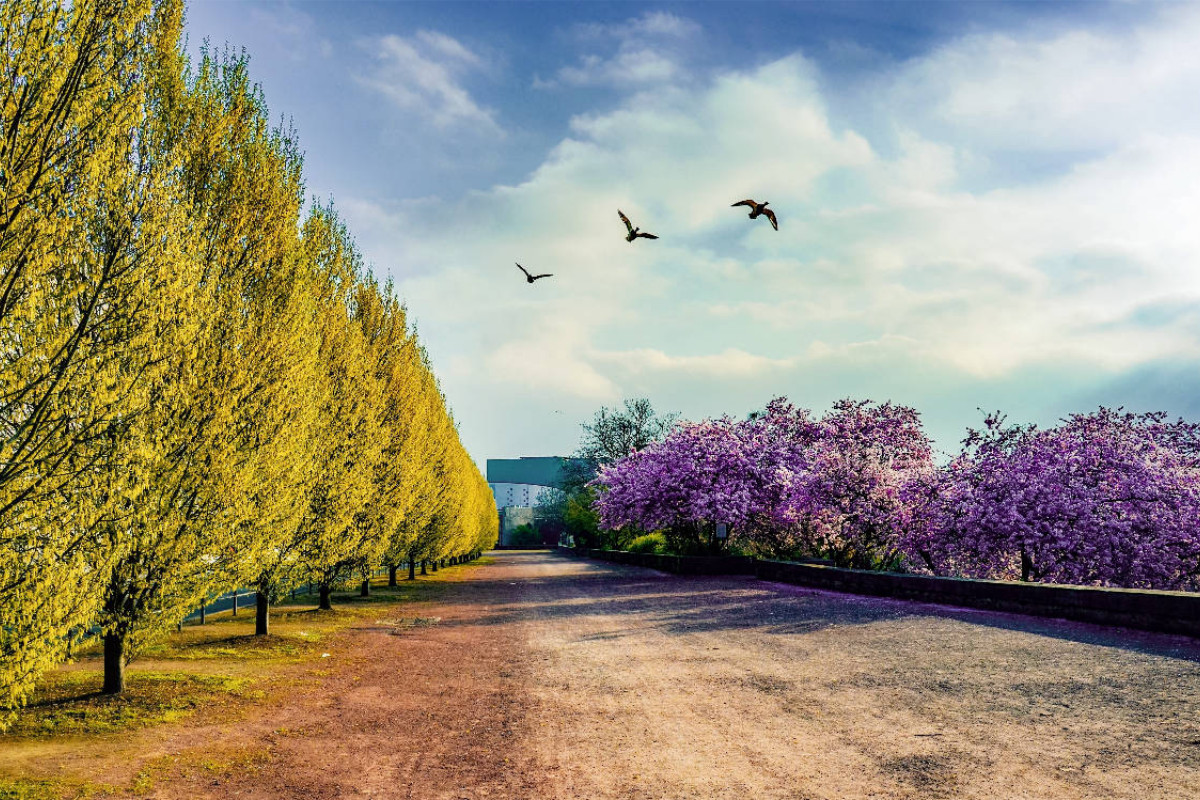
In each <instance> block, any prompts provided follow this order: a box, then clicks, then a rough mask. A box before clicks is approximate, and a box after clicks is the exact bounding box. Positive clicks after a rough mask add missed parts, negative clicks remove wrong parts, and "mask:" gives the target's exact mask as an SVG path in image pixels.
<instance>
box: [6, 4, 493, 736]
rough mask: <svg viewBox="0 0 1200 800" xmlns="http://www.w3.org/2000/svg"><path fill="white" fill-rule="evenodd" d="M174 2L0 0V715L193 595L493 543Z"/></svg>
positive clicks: (397, 323)
mask: <svg viewBox="0 0 1200 800" xmlns="http://www.w3.org/2000/svg"><path fill="white" fill-rule="evenodd" d="M182 13H183V11H182V0H70V1H69V2H68V0H0V73H2V75H3V77H2V78H0V104H2V110H3V115H2V117H0V126H2V127H0V726H2V725H3V724H4V721H5V720H6V719H9V718H11V713H12V711H13V710H14V709H16V708H17V707H19V706H20V705H21V704H22V703H23V702H24V700H25V698H26V697H27V696H28V694H29V692H30V690H31V688H32V687H33V685H34V683H35V681H36V679H37V678H38V676H39V675H40V674H41V673H42V672H44V671H45V670H46V669H48V668H49V667H51V666H53V665H54V664H56V663H58V662H59V661H60V660H61V659H62V658H63V657H64V653H65V652H66V651H67V648H68V647H69V646H70V645H72V644H73V643H76V642H78V641H79V640H80V639H82V638H86V637H89V636H92V635H95V634H96V633H97V632H99V633H100V634H101V635H102V636H103V638H104V643H105V662H106V664H105V666H106V669H105V672H106V674H105V689H106V691H110V692H116V691H120V690H121V689H122V688H123V683H124V665H125V663H126V662H127V661H128V660H129V659H130V658H131V657H132V656H133V655H134V654H136V652H137V651H138V649H139V648H141V647H143V646H144V645H145V644H146V643H147V642H149V641H151V640H153V639H154V638H155V637H157V636H160V635H162V634H163V633H164V632H166V631H167V630H169V629H170V628H171V627H172V626H174V625H176V624H177V623H178V622H179V621H180V620H182V619H183V617H184V616H185V615H186V614H187V613H188V612H190V611H192V610H194V609H195V608H196V607H197V606H198V605H199V604H201V603H202V602H203V601H204V600H205V599H206V598H210V597H212V596H213V595H214V594H217V593H219V592H221V591H223V590H225V589H228V588H232V587H235V586H245V585H254V586H256V587H257V588H258V591H259V594H260V598H259V599H260V613H259V632H260V633H265V632H266V629H267V628H266V626H267V616H266V603H267V601H268V600H269V599H270V598H272V597H274V596H276V595H277V594H278V593H280V592H282V591H285V590H286V589H287V588H289V587H291V586H294V585H295V584H297V583H299V582H302V581H303V582H311V583H313V584H315V585H316V586H318V587H319V588H320V592H321V597H322V601H323V603H324V605H326V606H327V605H328V600H329V594H330V590H331V589H332V588H333V587H335V586H337V585H338V584H341V583H344V582H346V581H348V580H351V579H353V578H362V577H364V576H366V575H369V574H370V572H371V571H372V570H373V569H374V568H375V566H376V565H379V564H381V563H382V564H392V565H395V564H397V563H399V562H400V561H402V560H414V559H415V560H428V559H443V558H450V557H455V556H461V555H466V554H470V553H474V552H478V551H479V550H480V549H482V548H484V547H487V546H489V545H490V544H491V543H492V542H494V540H495V533H496V512H495V505H494V503H493V500H492V497H491V493H490V491H489V489H488V486H487V483H486V481H485V480H484V478H483V477H482V476H481V475H480V473H479V470H478V469H477V468H476V467H475V465H474V463H473V462H472V461H471V459H470V458H469V457H468V456H467V454H466V452H465V451H464V449H463V447H462V445H461V443H460V442H459V439H458V434H457V431H456V429H455V425H454V422H453V420H452V419H451V417H450V416H449V414H448V412H447V409H446V405H445V400H444V398H443V396H442V394H441V392H440V390H439V387H438V384H437V381H436V379H435V377H434V375H433V372H432V370H431V368H430V365H429V361H428V359H427V357H426V354H425V352H424V350H423V348H422V346H421V344H420V342H419V341H418V339H417V336H416V333H415V331H414V329H413V327H412V326H411V325H410V324H409V323H408V321H407V319H406V314H405V308H404V306H403V305H401V304H400V303H399V302H398V301H397V299H396V298H395V295H394V293H393V291H392V289H391V287H390V285H384V286H381V285H379V283H378V282H377V281H376V280H375V279H374V278H373V277H372V276H371V275H370V273H369V272H368V271H367V270H366V269H365V268H364V265H363V263H362V260H361V258H360V256H359V254H358V252H357V251H356V249H355V247H354V244H353V242H352V241H351V239H350V236H349V234H348V232H347V230H346V228H345V226H344V225H343V224H342V222H341V221H340V220H339V219H338V216H337V214H336V213H335V211H334V209H333V207H332V206H331V205H319V204H318V205H315V207H312V208H311V209H309V210H308V211H305V210H304V185H303V182H302V175H301V155H300V153H299V151H298V149H297V145H296V139H295V135H294V133H293V131H292V130H291V129H290V128H288V127H285V126H282V125H276V126H272V125H271V123H270V120H269V117H268V113H267V109H266V107H265V105H264V102H263V98H262V95H261V92H260V90H259V89H258V88H257V87H256V86H255V85H253V84H252V83H251V81H250V80H249V77H248V73H247V65H246V61H245V57H244V56H239V55H230V54H228V53H224V54H212V53H207V54H205V55H204V56H203V57H202V58H201V60H200V62H199V63H198V64H191V63H189V60H188V58H187V57H186V55H185V53H184V51H183V48H182V46H181V31H182V24H183V23H182Z"/></svg>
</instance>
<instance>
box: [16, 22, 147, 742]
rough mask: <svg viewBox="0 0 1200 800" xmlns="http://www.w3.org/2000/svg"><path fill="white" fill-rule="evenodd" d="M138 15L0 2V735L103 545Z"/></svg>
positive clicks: (129, 247)
mask: <svg viewBox="0 0 1200 800" xmlns="http://www.w3.org/2000/svg"><path fill="white" fill-rule="evenodd" d="M155 7H156V4H154V3H151V2H149V0H137V1H135V2H122V3H116V2H104V1H98V0H74V2H70V3H68V2H59V1H58V0H4V2H3V3H0V76H2V77H0V727H3V725H4V724H5V723H6V722H7V720H9V719H10V718H11V711H12V710H13V709H15V708H17V707H19V706H20V705H21V704H22V703H23V702H24V700H25V698H26V696H27V695H28V692H29V691H30V689H31V687H32V685H33V682H34V680H35V679H36V677H37V676H38V675H39V674H40V673H41V672H42V671H44V670H45V669H46V668H47V667H49V666H51V665H53V664H54V663H55V662H56V661H58V660H59V659H60V658H62V656H63V653H64V648H65V646H66V645H67V644H68V642H69V641H70V640H71V639H72V638H73V637H74V635H76V634H78V633H81V632H82V631H83V630H85V629H86V627H87V625H88V624H89V622H90V620H91V618H92V616H93V614H94V613H95V610H96V607H97V605H98V603H99V601H100V599H101V595H102V593H101V591H100V590H99V589H100V587H101V586H102V585H103V584H104V582H105V581H106V580H107V577H108V570H109V567H110V564H111V561H112V558H113V557H114V555H116V553H117V552H118V550H117V548H115V547H114V543H113V542H112V541H111V540H110V539H109V538H108V536H107V535H106V529H105V527H104V525H103V524H102V523H103V521H104V519H105V516H106V514H107V513H108V511H109V510H110V503H111V501H112V500H113V498H114V494H115V493H114V491H113V487H112V486H111V478H112V459H113V455H114V447H113V441H114V438H115V437H116V436H117V435H118V434H119V432H120V430H121V429H122V428H123V426H124V425H125V424H126V420H125V418H124V417H123V416H122V414H121V409H122V408H123V407H124V405H125V403H126V400H127V395H128V394H129V393H130V392H132V391H134V384H135V382H136V379H137V375H136V374H133V373H130V372H129V371H128V370H124V369H122V368H121V361H122V358H123V354H124V353H126V352H127V351H128V350H130V349H136V348H138V347H139V346H141V344H142V343H144V340H143V339H140V338H139V336H140V331H141V330H142V329H141V328H140V323H139V321H138V319H139V313H140V310H139V308H138V306H137V303H136V301H135V298H134V295H135V294H136V292H137V291H138V286H139V280H140V272H141V269H142V264H143V262H144V260H145V259H146V258H147V257H148V254H147V253H146V252H144V251H141V250H139V249H138V248H137V247H136V246H135V245H134V244H133V242H132V237H133V235H134V231H133V228H132V227H131V226H130V220H129V218H128V217H127V216H126V215H124V214H123V213H121V212H120V211H114V210H113V209H112V208H111V207H110V206H111V204H112V203H113V202H115V201H125V200H127V199H129V198H127V197H125V196H124V191H123V187H125V186H127V185H128V183H127V180H126V178H127V176H128V172H129V169H130V167H129V164H130V156H131V152H132V148H133V144H134V142H133V141H132V139H131V135H130V131H131V129H132V127H133V126H134V125H136V124H137V122H138V119H139V116H140V115H141V113H142V106H143V103H144V101H145V97H146V83H145V74H144V71H143V69H142V66H143V64H144V61H145V56H146V43H147V37H148V35H149V31H150V28H151V26H152V24H153V21H154V17H155V15H156V11H155ZM153 224H157V223H153Z"/></svg>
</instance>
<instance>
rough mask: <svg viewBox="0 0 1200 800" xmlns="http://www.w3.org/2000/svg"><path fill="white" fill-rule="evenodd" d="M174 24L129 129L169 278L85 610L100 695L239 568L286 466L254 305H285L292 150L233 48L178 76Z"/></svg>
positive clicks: (273, 346) (293, 210) (282, 425)
mask: <svg viewBox="0 0 1200 800" xmlns="http://www.w3.org/2000/svg"><path fill="white" fill-rule="evenodd" d="M175 34H176V35H175V37H174V38H173V39H171V40H167V39H165V38H164V39H163V40H162V41H160V42H159V43H158V49H157V52H158V54H159V57H160V63H161V64H163V69H162V70H160V76H159V77H160V80H159V85H160V86H161V87H162V88H161V91H160V94H159V100H158V102H157V103H155V104H153V105H152V106H151V110H152V111H153V112H154V114H155V115H156V116H155V117H154V120H153V122H154V124H155V126H156V127H155V128H154V132H155V133H156V134H158V135H157V136H149V135H147V136H143V137H142V141H143V143H144V146H143V148H142V149H143V150H145V151H147V152H154V151H155V150H157V151H158V154H159V157H160V158H161V159H162V160H163V161H164V162H166V161H168V160H169V161H170V168H171V174H172V176H173V184H172V185H173V186H174V187H175V188H176V196H175V197H173V198H171V202H172V203H173V209H174V214H175V218H174V220H173V221H174V225H173V227H172V228H171V229H170V230H169V231H168V232H167V233H166V234H163V235H159V234H155V240H154V241H155V243H156V244H157V245H158V246H159V251H158V252H159V255H160V261H161V262H162V266H161V270H162V272H163V273H164V274H166V275H169V276H171V279H172V280H173V281H174V283H175V285H174V286H173V287H172V288H173V293H170V294H168V293H163V292H161V291H158V292H156V293H155V295H154V297H153V298H150V299H148V300H147V302H148V303H149V302H152V301H153V302H158V303H160V304H162V303H163V301H166V304H165V307H164V308H163V309H162V310H161V312H160V316H159V317H158V329H157V330H156V336H155V339H154V347H153V351H152V352H151V354H150V357H149V358H148V360H147V362H146V364H145V366H144V372H145V374H146V376H147V378H146V385H147V386H148V389H149V396H148V398H147V402H146V403H145V405H144V406H142V407H139V408H133V409H131V416H132V419H133V422H132V424H131V425H130V426H129V427H130V430H129V434H128V436H127V438H126V440H125V442H124V445H125V452H126V453H127V456H126V458H125V460H124V463H123V464H122V467H123V468H122V470H121V473H122V475H123V476H125V477H124V480H125V488H124V494H125V498H126V502H125V506H124V513H123V514H122V515H121V516H120V517H119V518H118V519H117V520H116V521H115V522H114V528H115V533H116V536H117V537H118V538H119V539H120V540H121V541H122V542H123V543H124V544H125V546H124V549H123V552H122V555H121V557H120V558H119V560H118V561H117V562H116V564H115V566H114V569H113V572H112V575H111V578H110V581H109V583H108V589H107V592H106V595H105V599H104V608H103V614H102V616H101V625H102V628H103V632H104V648H105V681H104V690H105V691H106V692H110V693H116V692H120V691H122V690H123V688H124V667H125V664H126V663H127V662H128V661H129V660H130V659H131V658H132V657H134V656H135V655H136V654H137V652H138V650H139V649H141V648H142V647H143V646H144V645H145V644H147V643H148V642H150V641H153V639H155V638H156V637H158V636H161V635H162V634H164V633H165V632H166V631H167V630H169V628H170V627H172V626H174V625H175V624H176V623H177V622H178V621H179V620H181V619H182V618H183V617H184V616H185V615H186V614H187V613H188V612H189V611H190V610H192V609H194V608H195V607H196V606H197V605H198V604H201V603H203V602H204V601H205V600H206V599H207V598H208V597H210V596H212V595H213V594H215V593H217V592H219V591H221V590H224V589H228V588H235V587H237V586H239V585H240V584H241V583H242V582H243V581H245V580H248V579H249V578H250V577H251V576H252V574H253V573H254V572H255V571H256V570H255V569H254V566H253V565H254V564H255V561H256V554H257V553H258V552H259V551H260V550H261V548H263V547H264V544H265V543H264V542H263V540H262V538H261V537H260V535H259V534H260V533H261V531H262V530H263V523H264V522H266V523H270V522H273V521H276V520H278V518H279V517H280V516H281V515H282V516H284V518H285V519H286V515H285V514H282V512H281V510H280V509H279V508H278V506H277V505H276V504H275V502H274V501H273V500H271V499H268V498H269V497H270V492H271V491H273V490H274V489H275V488H276V487H275V486H273V485H271V481H272V480H273V479H275V478H277V477H279V476H284V477H286V476H288V475H290V474H291V473H292V472H293V471H294V469H295V466H294V464H289V463H287V462H286V461H284V460H283V455H284V454H287V453H289V452H291V449H290V448H289V447H288V435H287V434H288V432H289V430H290V428H289V425H290V422H291V421H292V420H293V418H294V417H295V416H296V413H295V412H294V409H293V408H292V404H293V403H295V402H296V398H295V397H294V396H293V395H292V394H291V393H290V391H289V390H290V383H289V381H290V380H291V379H292V378H293V377H294V376H293V375H291V373H290V367H289V366H288V365H287V364H281V363H280V362H279V361H278V358H279V357H280V356H287V355H290V354H291V353H292V351H293V349H294V348H293V347H292V340H291V339H289V338H288V334H289V331H288V330H287V329H286V328H285V329H282V330H281V329H278V328H277V326H276V325H275V323H274V321H273V320H270V321H266V320H264V315H266V314H270V313H272V312H275V311H277V310H280V309H283V310H285V311H286V310H287V308H288V303H287V300H286V292H283V293H282V296H283V299H281V291H280V289H281V287H284V286H286V284H287V281H288V280H289V278H290V275H291V271H292V269H293V268H294V261H293V258H294V254H295V248H294V245H295V222H296V220H297V218H298V208H299V204H300V197H301V187H300V178H299V176H300V169H299V158H298V155H297V151H296V148H295V147H294V144H293V142H292V140H291V138H290V137H289V135H288V134H287V133H286V132H282V131H278V130H275V131H273V130H271V129H270V126H269V124H268V120H267V113H266V108H265V105H264V104H263V102H262V98H261V93H260V92H258V91H257V90H256V89H255V88H254V87H252V86H251V85H250V84H249V81H248V77H247V73H246V65H245V61H244V59H239V58H229V57H225V58H224V59H213V58H211V57H210V56H208V55H207V54H206V55H205V57H204V58H203V59H202V61H201V63H200V67H199V70H198V72H197V74H196V76H195V77H194V78H193V79H190V80H185V78H186V72H185V70H184V64H185V60H184V57H183V55H182V52H181V50H180V45H179V39H178V31H176V32H175ZM152 143H156V144H157V147H156V148H155V147H151V146H150V145H151V144H152ZM147 231H148V229H147V230H143V231H141V233H142V235H146V233H147ZM133 363H134V365H135V367H136V368H138V369H143V366H142V365H141V364H139V363H137V362H136V361H135V362H133Z"/></svg>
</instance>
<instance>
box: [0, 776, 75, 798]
mask: <svg viewBox="0 0 1200 800" xmlns="http://www.w3.org/2000/svg"><path fill="white" fill-rule="evenodd" d="M65 788H66V787H65V786H63V784H62V783H60V782H58V781H36V780H33V781H31V780H25V779H24V778H18V779H17V780H5V779H3V778H0V800H58V798H60V797H62V793H63V790H64V789H65Z"/></svg>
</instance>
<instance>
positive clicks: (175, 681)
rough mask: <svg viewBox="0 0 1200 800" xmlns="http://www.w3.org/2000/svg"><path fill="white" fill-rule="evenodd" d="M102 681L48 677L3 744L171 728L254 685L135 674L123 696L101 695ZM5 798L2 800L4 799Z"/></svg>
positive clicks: (89, 674)
mask: <svg viewBox="0 0 1200 800" xmlns="http://www.w3.org/2000/svg"><path fill="white" fill-rule="evenodd" d="M103 680H104V675H103V673H101V672H93V671H84V670H78V671H69V672H64V671H60V672H56V673H53V674H51V675H49V676H47V678H46V680H45V681H44V683H43V685H42V686H41V687H40V688H39V689H38V691H37V693H36V694H35V695H34V697H33V701H32V702H31V703H30V704H29V705H28V706H27V707H26V708H25V710H24V711H22V712H21V714H20V716H19V717H18V718H17V721H16V723H15V724H14V725H13V726H12V728H10V729H9V730H8V732H7V733H5V734H4V736H3V737H0V743H2V742H4V741H5V740H10V741H11V740H13V739H23V738H25V739H28V738H37V739H45V738H47V737H58V736H79V735H84V734H86V735H104V734H111V733H120V732H122V731H128V730H133V729H137V728H145V727H149V726H151V725H158V724H161V723H164V722H173V721H175V720H179V719H182V718H184V717H187V716H189V715H191V714H192V713H194V712H195V711H196V710H197V709H198V708H200V707H202V706H209V707H211V706H214V705H223V704H229V703H230V702H231V701H233V700H236V699H238V698H243V697H248V696H250V695H251V693H250V692H249V691H248V687H249V684H250V681H248V680H247V679H245V678H232V677H229V676H227V675H192V674H189V673H184V672H135V673H129V674H128V675H127V677H126V687H125V692H124V693H122V694H121V695H119V696H112V695H104V694H101V693H100V688H101V685H102V684H103ZM0 797H3V795H0Z"/></svg>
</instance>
